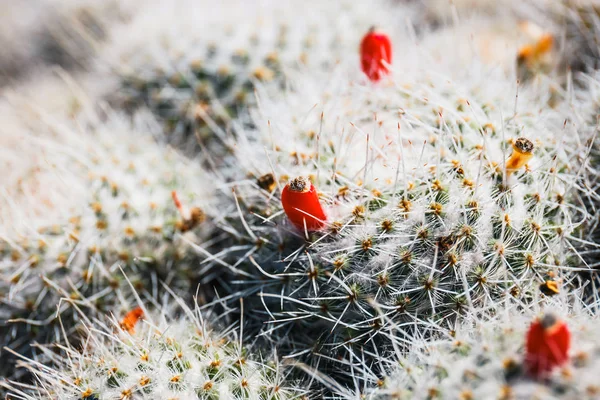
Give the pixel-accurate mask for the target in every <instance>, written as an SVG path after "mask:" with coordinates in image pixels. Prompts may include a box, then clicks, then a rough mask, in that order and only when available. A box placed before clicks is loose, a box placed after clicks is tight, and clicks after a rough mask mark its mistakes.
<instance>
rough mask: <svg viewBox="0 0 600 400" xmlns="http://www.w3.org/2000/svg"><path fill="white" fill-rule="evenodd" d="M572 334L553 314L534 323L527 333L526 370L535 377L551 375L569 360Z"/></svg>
mask: <svg viewBox="0 0 600 400" xmlns="http://www.w3.org/2000/svg"><path fill="white" fill-rule="evenodd" d="M570 343H571V333H570V332H569V328H568V326H567V324H565V323H564V322H563V321H560V320H558V319H556V317H554V316H553V315H551V314H546V315H544V316H543V317H542V318H541V319H538V320H536V321H534V322H533V323H532V324H531V326H530V327H529V331H528V332H527V345H526V352H527V355H526V357H525V368H526V370H527V373H528V374H530V375H532V376H534V377H541V376H544V375H545V374H547V373H549V372H551V371H552V369H554V367H556V366H558V365H561V364H563V363H564V362H565V361H567V359H568V354H567V353H568V352H569V346H570Z"/></svg>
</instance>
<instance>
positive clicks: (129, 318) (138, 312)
mask: <svg viewBox="0 0 600 400" xmlns="http://www.w3.org/2000/svg"><path fill="white" fill-rule="evenodd" d="M143 317H144V311H143V310H142V308H141V307H136V308H134V309H133V310H131V311H129V312H128V313H127V314H125V317H124V318H123V320H121V329H123V330H124V331H127V332H129V333H134V328H135V324H137V322H138V321H139V320H140V319H141V318H143Z"/></svg>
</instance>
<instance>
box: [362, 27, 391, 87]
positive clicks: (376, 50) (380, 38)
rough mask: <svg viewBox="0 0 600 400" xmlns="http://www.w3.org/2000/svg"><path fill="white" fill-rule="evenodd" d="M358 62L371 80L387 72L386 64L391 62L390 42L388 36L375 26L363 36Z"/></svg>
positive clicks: (379, 77)
mask: <svg viewBox="0 0 600 400" xmlns="http://www.w3.org/2000/svg"><path fill="white" fill-rule="evenodd" d="M360 63H361V66H362V70H363V72H364V73H365V74H366V75H367V76H368V77H369V79H370V80H371V81H373V82H377V81H378V80H379V79H381V76H382V75H384V74H387V73H388V68H387V65H388V64H391V63H392V43H391V41H390V38H389V37H388V36H387V35H386V34H384V33H380V32H375V28H371V29H369V32H368V33H367V34H366V35H365V36H364V37H363V39H362V42H361V43H360Z"/></svg>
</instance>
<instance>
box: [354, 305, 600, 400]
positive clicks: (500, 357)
mask: <svg viewBox="0 0 600 400" xmlns="http://www.w3.org/2000/svg"><path fill="white" fill-rule="evenodd" d="M576 296H578V295H576ZM576 296H575V297H576ZM566 298H567V296H561V299H559V300H558V301H556V300H549V299H546V300H542V301H541V303H543V304H544V309H545V311H544V312H540V310H539V308H538V307H537V305H536V307H532V308H530V309H527V310H526V311H525V312H523V310H518V309H517V307H515V304H512V305H510V306H508V307H507V308H506V310H504V311H503V312H501V313H499V314H498V315H496V316H494V317H491V318H481V316H477V317H476V316H473V315H472V316H470V317H469V318H467V320H466V321H465V322H464V323H463V324H460V325H459V326H457V327H455V328H454V329H453V330H448V331H446V335H445V338H443V339H440V340H438V341H436V342H432V343H424V342H419V344H418V345H416V346H415V347H414V348H413V350H412V351H411V352H410V353H409V354H408V355H403V356H400V357H399V358H398V359H397V360H395V361H394V362H391V361H390V360H388V368H390V370H391V371H393V372H391V373H390V374H389V375H388V376H387V377H385V378H381V377H377V376H373V375H372V374H369V373H366V374H365V376H369V377H370V378H369V380H370V382H369V383H368V384H367V385H365V386H366V387H365V386H363V387H362V388H361V389H359V390H358V391H359V392H362V394H363V395H364V398H366V399H388V398H394V399H409V398H410V399H431V398H436V399H456V398H462V399H470V398H473V399H476V398H498V399H511V398H552V399H569V398H596V397H597V396H598V393H599V387H598V384H597V381H596V379H595V378H594V374H593V372H592V371H594V370H595V369H596V368H597V365H598V361H597V359H596V355H597V354H598V348H599V347H598V346H599V345H600V343H599V342H598V340H597V335H595V334H594V332H595V330H596V328H597V325H598V317H597V315H594V314H593V313H590V312H589V311H588V310H589V309H588V308H587V306H586V305H584V304H582V303H581V301H580V300H577V299H575V301H574V302H568V301H565V299H566ZM569 303H571V304H569ZM544 315H545V317H543V316H544ZM551 315H555V317H554V318H557V320H555V321H554V322H556V321H559V322H556V323H559V324H563V325H562V326H563V327H568V330H569V331H570V332H571V335H572V338H571V346H570V347H571V348H570V351H569V353H568V355H569V359H568V361H567V362H566V363H565V364H563V365H560V366H556V367H555V368H554V369H553V370H552V371H551V372H550V373H548V374H546V375H544V376H543V377H536V376H535V375H531V374H528V373H527V365H528V362H529V361H528V360H529V358H528V357H530V356H528V354H527V351H526V343H528V340H527V335H528V331H529V334H531V330H532V326H534V325H536V324H539V321H543V318H546V319H548V318H550V316H551ZM529 340H531V337H529Z"/></svg>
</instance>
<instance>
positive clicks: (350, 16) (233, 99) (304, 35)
mask: <svg viewBox="0 0 600 400" xmlns="http://www.w3.org/2000/svg"><path fill="white" fill-rule="evenodd" d="M183 4H186V5H187V6H189V10H188V13H187V14H186V15H184V16H182V15H181V7H184V6H183V5H182V4H161V5H160V7H158V9H157V7H155V8H150V9H149V11H148V10H147V11H146V12H142V13H141V15H138V16H137V17H136V18H134V20H133V21H132V22H131V23H128V24H127V25H125V26H124V27H122V28H121V29H120V30H118V31H117V33H115V36H116V37H122V36H129V37H130V40H129V41H128V45H127V46H124V45H123V44H122V41H120V40H115V44H114V45H112V46H107V48H106V49H105V50H104V52H103V56H102V59H103V61H105V62H106V64H108V65H110V66H111V68H114V69H116V70H117V71H118V75H119V77H120V80H121V82H120V85H119V86H118V88H117V90H116V91H115V93H114V95H111V96H110V97H111V99H110V101H111V103H113V104H116V105H117V106H119V107H122V108H125V109H130V110H135V109H138V108H139V107H147V108H148V109H149V110H150V111H151V112H152V113H153V114H154V115H155V116H156V117H157V118H158V119H159V120H160V121H162V122H163V123H164V125H163V129H164V132H165V134H166V135H167V138H168V140H169V141H170V142H171V143H172V144H176V145H178V146H179V147H180V148H182V149H185V152H186V153H192V154H193V153H195V152H198V150H199V149H198V147H197V146H194V144H195V142H196V141H199V142H200V143H201V145H202V146H205V147H208V148H209V149H210V150H211V152H217V154H219V156H221V155H222V151H223V150H225V151H227V150H229V149H230V148H231V147H235V145H236V142H235V138H234V137H232V136H231V135H232V134H234V132H233V131H232V125H233V121H235V120H240V118H239V117H240V112H241V111H244V110H245V109H246V108H247V107H248V106H256V104H255V95H254V89H255V85H256V83H261V84H263V85H262V86H263V87H265V86H267V87H270V88H271V89H272V91H273V92H275V93H277V92H280V91H281V90H282V89H284V88H285V86H286V84H287V79H286V76H287V73H289V72H290V71H299V70H300V71H308V70H310V71H330V70H333V69H335V68H336V63H337V62H338V61H339V60H340V58H341V57H342V54H343V53H344V52H348V51H355V48H354V47H355V43H354V42H352V41H349V40H348V39H347V38H346V37H345V36H346V34H347V32H348V31H349V30H354V29H357V27H360V29H368V25H367V24H369V23H370V19H369V20H367V19H365V18H364V16H363V13H364V12H365V7H366V5H364V4H355V3H353V2H343V4H340V5H336V6H332V5H327V4H321V3H319V2H314V1H311V2H309V3H304V4H302V6H299V4H294V3H293V2H269V3H268V4H269V7H264V6H263V7H254V6H249V5H248V6H245V5H244V6H242V5H240V4H236V6H235V7H233V6H232V5H231V4H229V3H227V2H225V3H223V4H219V5H211V8H214V9H212V10H211V14H209V15H206V13H205V12H204V10H202V12H199V10H197V9H196V7H195V3H194V2H188V1H183ZM184 8H185V7H184ZM405 8H406V10H405V12H404V13H402V14H401V13H398V12H395V13H394V15H396V14H397V15H406V14H407V13H408V12H409V11H410V8H408V7H405ZM403 9H404V8H403ZM333 10H335V11H333ZM222 13H223V14H224V15H226V16H227V18H226V19H223V18H224V15H221V14H222ZM335 13H338V14H335ZM291 15H295V18H296V19H297V21H298V22H297V23H293V24H290V23H289V18H290V16H291ZM334 15H335V18H332V17H333V16H334ZM157 16H158V18H160V24H161V25H160V26H161V27H160V28H158V29H154V30H153V31H152V35H153V36H152V37H153V38H154V41H155V44H154V45H152V46H148V45H147V43H148V41H149V40H153V39H150V38H148V36H147V35H146V32H145V31H142V30H141V29H143V28H145V27H146V26H147V25H148V24H151V23H153V22H154V23H158V22H156V21H155V19H156V17H157ZM211 17H212V18H211ZM390 19H391V16H387V17H386V19H385V20H386V21H387V20H390ZM165 20H172V21H173V26H172V25H171V24H166V23H165V22H164V21H165ZM198 24H205V25H206V27H205V30H203V31H201V32H197V31H195V29H193V28H192V26H194V27H195V26H196V25H198ZM139 32H144V35H143V37H137V35H139ZM132 36H133V37H132ZM138 42H140V43H142V44H140V43H138ZM115 58H116V59H118V60H119V62H118V64H116V65H113V64H114V59H115ZM266 83H269V84H268V85H264V84H266ZM243 114H244V112H242V115H243ZM219 148H220V149H221V151H220V152H218V150H219ZM217 154H214V155H213V156H214V158H215V159H219V156H218V155H217Z"/></svg>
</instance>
